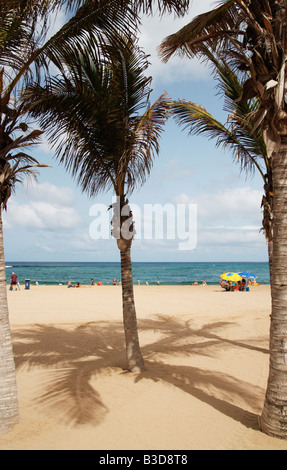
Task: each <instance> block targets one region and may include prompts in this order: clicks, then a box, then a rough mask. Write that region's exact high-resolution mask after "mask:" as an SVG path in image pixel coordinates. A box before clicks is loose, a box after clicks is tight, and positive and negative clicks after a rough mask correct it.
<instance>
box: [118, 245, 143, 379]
mask: <svg viewBox="0 0 287 470" xmlns="http://www.w3.org/2000/svg"><path fill="white" fill-rule="evenodd" d="M120 252H121V274H122V299H123V321H124V331H125V340H126V356H127V367H128V370H129V371H130V372H135V373H138V372H142V371H143V370H145V366H144V361H143V357H142V353H141V348H140V343H139V337H138V326H137V316H136V308H135V301H134V286H133V274H132V263H131V254H130V247H129V246H126V247H125V248H123V249H121V250H120Z"/></svg>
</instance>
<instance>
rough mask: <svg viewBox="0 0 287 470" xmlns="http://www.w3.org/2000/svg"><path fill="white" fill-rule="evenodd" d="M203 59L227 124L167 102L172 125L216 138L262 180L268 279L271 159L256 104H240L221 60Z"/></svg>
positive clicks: (234, 80) (236, 82) (189, 105)
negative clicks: (257, 120)
mask: <svg viewBox="0 0 287 470" xmlns="http://www.w3.org/2000/svg"><path fill="white" fill-rule="evenodd" d="M205 55H206V60H208V62H210V63H211V64H212V66H213V68H214V70H213V73H214V77H215V80H217V82H218V89H219V92H220V94H221V95H223V96H224V98H225V99H224V109H225V111H227V112H228V117H227V123H226V124H225V125H224V124H222V123H221V122H220V121H218V120H217V119H216V118H215V117H213V116H212V115H211V114H210V113H209V112H208V111H207V110H206V109H205V108H204V107H203V106H201V105H198V104H196V103H193V102H191V101H185V100H177V101H175V102H171V103H170V107H171V110H172V114H173V116H174V118H175V120H176V122H177V123H178V124H179V125H181V126H183V128H184V129H185V130H187V131H188V133H189V134H190V135H193V134H194V135H201V134H203V135H206V137H207V138H209V139H216V146H219V147H222V148H223V149H226V148H227V149H229V150H230V151H231V153H232V154H233V156H234V161H235V162H236V163H239V164H240V166H241V168H242V170H245V171H247V172H249V171H250V172H251V171H258V172H259V174H260V175H261V177H262V180H263V188H264V195H263V197H262V203H261V207H262V208H263V220H262V230H263V231H264V234H265V238H266V241H267V243H268V255H269V266H270V278H271V277H272V252H273V250H272V246H273V189H272V158H268V156H267V149H266V145H265V142H264V138H263V134H262V131H261V130H260V129H256V130H255V131H253V129H254V125H255V122H254V116H255V115H256V113H257V110H258V107H259V105H260V103H259V100H258V99H257V98H253V99H251V100H248V101H243V102H242V101H240V100H239V98H240V97H241V95H242V89H243V86H242V82H241V81H240V77H238V75H237V74H236V73H235V71H234V70H232V67H231V65H230V64H229V63H228V61H227V60H224V59H223V58H222V57H215V55H214V54H213V53H212V52H211V51H209V50H208V49H206V50H205Z"/></svg>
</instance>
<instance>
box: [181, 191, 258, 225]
mask: <svg viewBox="0 0 287 470" xmlns="http://www.w3.org/2000/svg"><path fill="white" fill-rule="evenodd" d="M261 199H262V191H259V190H256V189H252V188H250V187H242V188H231V189H224V190H222V191H217V192H215V193H205V194H201V195H200V196H198V197H197V198H191V197H190V196H189V195H188V194H186V193H182V194H180V195H178V196H176V197H175V202H176V203H182V204H197V206H198V216H199V220H200V221H202V220H204V221H205V223H207V224H208V225H209V224H211V223H212V222H214V223H215V224H216V225H218V224H219V222H223V224H224V225H225V223H227V224H228V225H234V226H237V225H238V220H240V221H242V220H245V221H246V224H244V225H254V226H261V219H262V216H261V209H260V206H261ZM231 221H232V222H233V223H230V222H231Z"/></svg>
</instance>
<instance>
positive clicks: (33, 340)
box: [0, 286, 287, 450]
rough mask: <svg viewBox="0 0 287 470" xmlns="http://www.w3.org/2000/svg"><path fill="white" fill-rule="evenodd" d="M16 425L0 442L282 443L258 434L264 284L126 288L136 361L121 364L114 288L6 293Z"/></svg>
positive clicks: (14, 445)
mask: <svg viewBox="0 0 287 470" xmlns="http://www.w3.org/2000/svg"><path fill="white" fill-rule="evenodd" d="M8 299H9V309H10V322H11V329H12V335H13V344H14V353H15V360H16V367H17V382H18V390H19V403H20V413H21V420H20V423H19V424H18V425H17V426H15V428H14V429H13V430H12V431H11V432H10V433H8V434H6V435H2V436H0V449H25V450H28V449H31V450H37V449H42V450H52V449H59V450H61V449H66V450H70V449H83V450H85V449H99V450H103V449H105V450H106V449H110V450H137V449H142V450H193V449H287V441H282V440H278V439H274V438H271V437H268V436H266V435H265V434H263V433H262V432H260V431H259V428H258V417H259V416H260V413H261V409H262V406H263V401H264V395H265V389H266V382H267V377H268V361H269V356H268V336H269V323H270V317H269V315H270V289H269V286H259V287H253V288H251V291H250V292H222V291H221V289H220V288H219V286H206V287H203V286H183V287H177V286H170V287H167V286H135V299H136V308H137V316H138V326H139V336H140V343H141V347H142V352H143V355H144V359H145V364H146V367H147V370H146V371H145V372H144V373H142V374H140V375H133V374H131V373H128V372H126V371H125V370H124V368H125V349H124V337H123V326H122V305H121V287H119V286H116V287H105V286H102V287H98V286H97V287H87V288H80V289H67V287H65V286H55V287H50V286H32V287H31V289H30V290H24V289H23V288H22V290H21V291H18V292H10V291H9V292H8Z"/></svg>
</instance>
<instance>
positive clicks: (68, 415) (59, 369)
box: [13, 315, 268, 429]
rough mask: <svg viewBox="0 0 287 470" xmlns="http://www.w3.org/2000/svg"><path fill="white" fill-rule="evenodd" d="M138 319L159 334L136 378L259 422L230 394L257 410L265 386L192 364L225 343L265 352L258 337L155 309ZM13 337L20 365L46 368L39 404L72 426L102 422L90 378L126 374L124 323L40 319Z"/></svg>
mask: <svg viewBox="0 0 287 470" xmlns="http://www.w3.org/2000/svg"><path fill="white" fill-rule="evenodd" d="M138 324H139V331H140V334H144V332H154V333H156V336H155V338H156V340H155V341H154V342H153V343H150V344H147V345H145V346H143V347H142V353H143V356H144V359H145V363H146V367H147V370H146V371H145V372H144V373H142V374H139V375H135V376H134V380H135V382H138V381H140V380H144V379H145V380H152V381H155V382H158V381H161V382H163V383H164V382H165V383H168V384H170V385H172V386H174V387H178V388H180V389H181V390H183V391H184V392H185V393H188V394H190V395H192V396H194V397H195V398H197V399H198V400H201V401H202V402H204V403H207V404H208V405H210V406H212V407H214V408H215V409H216V410H218V411H219V412H220V413H223V414H225V415H227V416H228V417H230V418H232V419H234V420H236V421H238V422H240V423H242V424H243V425H244V426H246V427H249V428H253V429H258V416H257V414H256V413H254V412H250V411H248V410H246V409H243V408H242V407H240V406H237V405H235V404H234V403H232V401H234V400H232V399H231V397H232V396H233V397H234V396H240V397H243V398H244V403H245V404H246V408H249V409H253V410H256V407H258V399H256V397H257V396H258V393H262V389H260V388H258V387H256V386H254V385H252V384H249V383H245V382H243V381H241V380H239V379H237V378H236V377H234V376H231V375H228V374H226V373H222V372H219V371H214V370H206V369H199V368H198V367H194V366H193V365H192V364H193V358H195V357H196V356H198V355H204V356H209V357H215V356H216V353H217V351H218V350H219V348H221V349H222V347H223V343H224V348H225V350H226V354H228V351H229V349H228V348H234V347H235V348H244V349H248V350H252V351H258V352H259V353H261V354H268V351H267V350H266V349H264V348H262V347H261V346H260V340H253V341H251V340H248V342H246V343H244V342H238V341H232V340H229V339H226V338H224V335H223V332H224V329H225V328H227V327H229V328H230V327H232V323H230V322H217V323H213V324H208V325H205V326H203V327H202V328H200V329H197V328H192V325H191V323H190V322H182V321H180V320H175V319H174V318H172V317H167V316H165V315H158V316H157V317H155V319H154V320H147V319H144V320H140V321H139V322H138ZM13 343H14V355H15V362H16V367H17V369H18V370H20V369H21V368H23V367H25V368H28V370H31V369H33V368H36V369H38V370H43V371H44V374H43V376H44V379H43V381H42V383H41V389H40V393H39V395H38V397H37V400H36V404H37V405H40V406H44V405H45V406H49V407H50V408H51V407H52V409H53V411H54V412H55V414H59V416H60V415H61V418H62V417H63V415H64V418H65V420H66V421H67V422H69V423H70V424H71V425H82V424H86V423H89V424H94V425H97V424H99V423H100V422H101V420H102V419H103V418H104V417H105V415H106V413H108V412H109V410H108V408H107V407H106V406H105V403H104V397H101V396H100V394H99V393H98V392H97V390H95V388H94V387H93V386H92V385H91V384H90V382H91V379H96V378H97V376H99V374H104V373H107V371H114V370H115V369H116V371H117V373H119V371H120V372H123V373H124V368H125V346H124V337H123V326H122V323H121V322H113V323H111V322H109V323H108V322H91V323H85V324H82V325H78V326H75V325H73V327H71V326H69V327H67V328H65V326H64V325H61V327H56V326H51V325H43V324H39V325H34V326H33V329H31V328H29V329H20V330H14V331H13ZM183 355H184V356H185V357H188V358H190V364H191V365H190V366H189V365H188V366H187V365H184V366H182V365H175V364H174V362H175V358H176V357H182V356H183ZM171 359H172V360H171ZM185 363H186V360H185ZM93 383H95V382H93ZM214 390H215V391H216V392H214ZM229 397H230V399H229ZM235 401H236V400H235ZM241 403H242V401H241Z"/></svg>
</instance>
